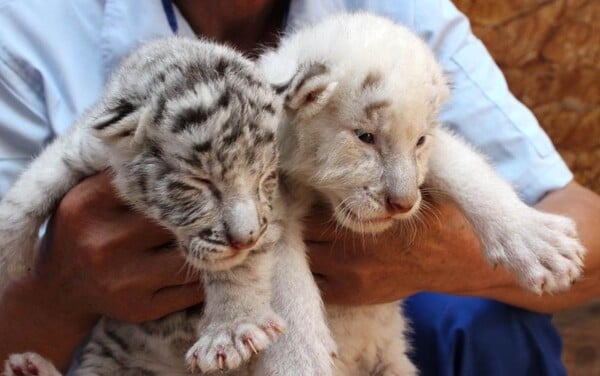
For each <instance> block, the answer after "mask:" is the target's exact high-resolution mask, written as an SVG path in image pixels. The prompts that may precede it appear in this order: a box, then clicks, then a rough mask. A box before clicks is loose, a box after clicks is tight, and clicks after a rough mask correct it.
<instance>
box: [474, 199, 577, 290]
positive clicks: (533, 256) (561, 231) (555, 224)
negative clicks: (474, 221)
mask: <svg viewBox="0 0 600 376" xmlns="http://www.w3.org/2000/svg"><path fill="white" fill-rule="evenodd" d="M503 220H504V219H503ZM490 229H492V228H490ZM490 232H491V233H490ZM482 243H483V247H484V250H485V254H486V256H487V258H488V260H489V261H490V262H491V263H492V264H493V265H498V264H501V265H503V266H504V267H505V268H506V269H508V270H509V271H510V272H511V273H512V274H514V275H515V276H516V277H517V279H518V280H519V282H520V283H521V285H523V286H524V287H525V288H527V289H529V290H531V291H533V292H535V293H537V294H538V295H541V294H543V293H544V292H546V293H553V292H559V291H563V290H566V289H568V288H570V287H571V285H572V284H573V283H575V281H577V280H578V279H579V278H580V277H581V275H582V269H583V256H584V255H585V252H586V250H585V248H584V247H583V245H582V244H581V242H580V241H579V237H578V235H577V228H576V226H575V222H573V221H572V220H571V219H569V218H566V217H562V216H559V215H554V214H547V213H543V212H539V211H537V210H535V209H532V208H529V207H525V209H524V210H520V211H518V212H517V215H516V216H512V219H508V218H507V219H505V222H502V223H497V224H496V225H495V226H493V230H492V231H488V234H484V236H483V238H482Z"/></svg>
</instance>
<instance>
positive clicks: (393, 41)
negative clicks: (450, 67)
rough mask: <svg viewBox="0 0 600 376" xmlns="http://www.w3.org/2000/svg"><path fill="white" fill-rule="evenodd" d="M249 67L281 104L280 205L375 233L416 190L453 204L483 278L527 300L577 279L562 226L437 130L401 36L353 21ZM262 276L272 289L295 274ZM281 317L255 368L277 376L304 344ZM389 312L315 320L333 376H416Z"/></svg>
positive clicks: (369, 18)
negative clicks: (485, 268) (329, 350)
mask: <svg viewBox="0 0 600 376" xmlns="http://www.w3.org/2000/svg"><path fill="white" fill-rule="evenodd" d="M259 65H260V66H261V69H262V71H263V73H264V75H265V76H266V77H267V79H268V80H269V82H271V83H272V84H273V85H274V86H275V87H276V90H277V91H278V92H279V93H281V95H282V96H283V97H284V98H285V104H284V106H285V112H286V114H285V116H284V120H283V123H282V124H281V126H280V128H279V134H278V138H279V152H280V165H281V168H280V171H281V173H282V177H283V179H282V182H281V185H282V186H283V192H284V193H286V194H287V195H288V199H289V198H290V197H291V198H292V199H296V198H297V197H303V195H304V196H305V198H304V202H303V204H304V205H310V201H312V200H324V201H326V202H328V203H329V205H330V206H331V208H332V210H333V215H334V217H335V219H336V220H337V222H338V223H339V224H341V225H343V226H345V227H346V228H348V229H351V230H353V231H356V232H361V233H377V232H381V231H384V230H387V229H389V228H390V227H392V226H393V225H394V223H395V222H397V221H402V220H404V219H407V218H410V217H411V216H413V215H414V214H415V213H416V212H417V211H418V210H419V207H420V203H421V200H422V195H421V190H420V188H421V187H428V188H429V189H430V190H432V191H434V192H436V191H437V192H443V193H444V196H447V197H450V198H451V199H452V200H454V201H455V202H456V203H457V204H458V206H459V207H460V209H461V210H462V212H463V213H464V215H465V216H466V218H467V219H468V221H469V223H470V224H471V226H472V227H473V229H474V231H475V233H476V234H477V235H478V237H479V239H480V240H481V244H482V248H483V253H484V256H485V257H486V258H487V259H488V260H489V262H490V264H492V265H496V264H501V265H503V266H504V267H505V268H506V269H507V270H509V271H510V272H511V273H512V274H513V275H514V276H515V277H516V279H517V280H518V281H519V282H520V284H521V285H522V286H523V287H525V288H526V289H529V290H531V291H533V292H535V293H537V294H541V293H542V292H557V291H561V290H565V289H567V288H569V286H571V284H572V283H573V281H575V280H576V279H577V278H579V277H580V275H581V271H582V265H583V264H582V257H583V255H584V253H585V249H584V248H583V246H582V245H581V244H580V242H579V240H578V237H577V231H576V228H575V225H574V223H573V222H572V221H571V220H570V219H567V218H565V217H561V216H557V215H551V214H545V213H542V212H539V211H536V210H534V209H532V208H530V207H528V206H527V205H525V204H524V203H523V202H521V200H520V199H519V198H518V197H517V195H516V194H515V192H514V191H513V189H512V188H511V187H510V185H509V184H508V183H506V182H505V181H503V180H502V179H501V178H500V177H498V176H497V175H496V174H495V173H494V171H493V170H492V168H490V166H489V165H488V164H487V163H486V162H485V160H484V158H483V157H482V156H481V155H479V154H478V153H477V152H475V151H474V150H473V149H472V148H471V147H469V146H468V145H467V144H466V143H465V142H464V141H463V140H461V139H460V138H459V137H457V136H455V135H453V134H452V133H451V132H450V131H448V130H447V129H445V128H443V127H441V126H440V125H439V124H438V112H439V111H440V108H441V106H442V105H443V104H444V102H445V100H446V99H447V97H448V96H449V87H448V84H447V80H446V78H445V77H444V74H443V72H442V69H441V67H440V65H439V64H438V63H437V62H436V60H435V58H434V55H433V54H432V52H431V51H430V49H429V48H428V47H427V45H426V44H425V43H424V42H423V41H421V40H420V39H419V38H418V37H417V36H415V35H413V34H412V33H411V32H409V31H408V30H407V29H405V28H404V27H402V26H399V25H397V24H394V23H393V22H391V21H390V20H387V19H384V18H381V17H377V16H374V15H369V14H364V13H359V14H350V15H349V14H345V15H340V16H336V17H333V18H331V19H328V20H326V21H324V22H322V23H319V24H316V25H314V26H310V27H307V28H305V29H302V30H300V31H298V32H295V33H292V34H291V35H289V36H287V37H285V38H283V40H282V41H281V44H280V46H279V47H278V48H277V49H275V50H273V51H268V52H266V53H265V54H264V55H263V56H262V57H261V58H260V61H259ZM291 192H293V193H291ZM275 273H276V275H275V278H276V280H277V278H279V279H280V280H285V279H286V276H289V275H290V274H293V273H294V271H290V270H285V269H282V268H278V269H277V270H276V272H275ZM296 274H297V273H296ZM304 277H305V278H311V276H310V274H306V275H304ZM298 278H300V277H299V276H298ZM282 286H285V284H283V283H279V282H277V283H275V284H274V289H275V290H276V291H274V296H275V297H277V296H280V295H283V294H293V293H296V292H295V291H285V290H282V291H278V290H279V289H281V288H282ZM287 287H289V285H288V286H287ZM283 303H285V304H292V305H294V304H295V306H292V307H290V306H288V307H285V308H282V307H278V305H279V304H282V301H279V302H277V301H275V302H274V306H275V309H276V310H277V311H279V312H282V311H285V312H286V313H287V314H286V316H285V317H286V320H288V324H289V330H288V335H287V336H285V337H282V338H280V339H279V340H278V342H277V343H276V344H275V345H274V346H272V347H270V348H269V349H268V350H267V351H266V353H265V354H264V355H263V361H264V360H269V359H270V360H271V364H272V365H273V364H274V368H273V367H272V368H271V369H270V371H271V372H272V373H273V374H277V375H282V374H292V373H289V369H291V368H290V367H293V366H294V362H300V359H293V357H294V356H295V355H294V354H301V353H302V351H300V349H299V348H298V347H297V343H294V340H293V339H294V338H297V337H299V336H300V337H301V336H303V335H305V333H306V330H305V328H304V327H303V325H302V324H303V323H304V321H303V318H302V317H301V315H303V314H304V312H303V310H302V307H301V306H300V304H296V303H295V302H290V301H286V302H283ZM398 310H399V306H398V304H397V303H392V304H384V305H379V306H370V307H357V308H349V307H336V306H331V305H329V306H327V311H328V314H329V324H330V327H331V329H332V331H333V335H334V339H335V340H336V342H337V346H338V356H337V358H336V361H335V366H336V368H335V373H336V374H338V375H343V376H348V375H366V374H383V375H410V374H415V373H416V370H415V368H414V366H413V365H412V364H411V362H410V361H409V359H408V358H407V357H406V355H405V352H406V349H407V345H406V343H405V341H404V338H403V331H404V330H405V322H404V320H403V318H402V316H401V314H399V312H398ZM296 316H297V317H296ZM375 318H376V319H375ZM298 356H299V355H298ZM273 360H277V362H273ZM326 361H327V360H326V359H324V360H323V362H326ZM286 370H288V371H287V373H286Z"/></svg>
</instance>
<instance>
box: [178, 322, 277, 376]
mask: <svg viewBox="0 0 600 376" xmlns="http://www.w3.org/2000/svg"><path fill="white" fill-rule="evenodd" d="M284 330H285V322H284V321H283V320H282V319H281V318H280V317H279V316H278V315H277V314H275V313H273V312H270V313H269V314H264V315H262V316H260V317H256V316H244V317H239V318H237V319H235V320H230V321H221V322H220V321H219V319H218V318H217V319H213V320H207V324H206V325H205V326H204V327H203V328H202V329H201V330H200V338H199V339H198V341H197V342H196V343H195V344H194V345H193V346H192V347H191V348H190V349H189V350H188V352H187V354H186V357H185V359H186V363H187V365H188V367H189V369H190V370H191V371H192V372H195V371H197V370H199V371H200V372H202V373H209V372H213V371H219V370H220V371H226V370H230V369H235V368H237V367H239V366H240V365H241V364H242V363H244V362H246V361H248V360H249V359H250V358H251V357H252V356H253V355H255V354H258V353H259V352H260V351H262V350H264V349H266V348H267V346H269V344H270V343H271V342H273V341H274V340H275V339H276V338H277V337H278V336H279V334H281V333H282V332H283V331H284Z"/></svg>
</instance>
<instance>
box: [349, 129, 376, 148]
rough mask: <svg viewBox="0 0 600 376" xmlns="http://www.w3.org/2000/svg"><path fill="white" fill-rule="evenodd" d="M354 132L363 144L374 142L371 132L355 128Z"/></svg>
mask: <svg viewBox="0 0 600 376" xmlns="http://www.w3.org/2000/svg"><path fill="white" fill-rule="evenodd" d="M354 134H355V135H356V136H357V137H358V139H359V140H361V141H362V142H364V143H365V144H374V143H375V136H373V133H369V132H367V131H365V130H364V129H355V130H354Z"/></svg>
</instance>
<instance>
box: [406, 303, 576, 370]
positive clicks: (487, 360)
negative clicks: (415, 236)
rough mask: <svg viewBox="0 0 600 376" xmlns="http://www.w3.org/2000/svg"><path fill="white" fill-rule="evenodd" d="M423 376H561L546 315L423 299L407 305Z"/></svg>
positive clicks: (557, 346)
mask: <svg viewBox="0 0 600 376" xmlns="http://www.w3.org/2000/svg"><path fill="white" fill-rule="evenodd" d="M404 310H405V313H406V315H407V316H408V318H409V320H410V321H411V327H412V330H411V333H409V338H410V341H411V343H412V347H413V351H412V353H411V354H410V355H411V358H412V359H413V361H414V362H415V364H416V365H417V367H418V368H419V371H420V374H421V375H423V376H456V375H461V376H525V375H527V376H529V375H532V376H559V375H560V376H564V375H566V374H567V372H566V370H565V368H564V365H563V364H562V362H561V350H562V342H561V339H560V336H559V335H558V332H557V331H556V329H555V328H554V326H553V325H552V322H551V316H550V315H543V314H539V313H533V312H529V311H526V310H522V309H519V308H516V307H512V306H509V305H506V304H502V303H499V302H496V301H493V300H488V299H480V298H467V297H456V296H449V295H443V294H432V293H421V294H417V295H414V296H412V297H410V298H409V299H406V300H405V304H404Z"/></svg>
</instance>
